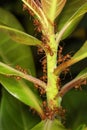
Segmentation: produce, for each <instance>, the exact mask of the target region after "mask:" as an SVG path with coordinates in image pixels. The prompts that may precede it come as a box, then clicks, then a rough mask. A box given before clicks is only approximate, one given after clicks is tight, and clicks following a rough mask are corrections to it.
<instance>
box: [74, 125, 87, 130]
mask: <svg viewBox="0 0 87 130" xmlns="http://www.w3.org/2000/svg"><path fill="white" fill-rule="evenodd" d="M76 130H87V127H86V125H80V126H79V127H78V128H77V129H76Z"/></svg>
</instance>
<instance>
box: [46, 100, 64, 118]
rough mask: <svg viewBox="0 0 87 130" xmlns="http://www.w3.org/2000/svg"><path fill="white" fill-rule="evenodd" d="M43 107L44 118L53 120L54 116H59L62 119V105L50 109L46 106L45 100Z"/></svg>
mask: <svg viewBox="0 0 87 130" xmlns="http://www.w3.org/2000/svg"><path fill="white" fill-rule="evenodd" d="M43 108H44V113H45V118H47V119H50V120H53V119H54V118H55V117H57V115H58V116H60V117H61V118H62V119H64V118H65V109H63V108H62V107H59V108H58V107H54V108H53V109H50V108H49V107H48V106H47V102H46V101H43Z"/></svg>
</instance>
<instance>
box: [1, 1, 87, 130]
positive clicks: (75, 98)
mask: <svg viewBox="0 0 87 130" xmlns="http://www.w3.org/2000/svg"><path fill="white" fill-rule="evenodd" d="M0 7H2V8H4V9H6V10H9V11H11V13H12V14H14V15H15V16H16V18H17V19H18V20H19V21H20V23H21V25H22V26H23V27H24V29H25V31H26V32H27V33H29V34H31V35H33V36H35V37H38V38H39V34H37V32H36V31H35V27H34V26H33V22H32V17H31V16H30V15H29V14H28V13H27V11H23V9H22V2H21V0H13V1H12V0H0ZM2 15H3V14H2ZM67 15H68V14H67ZM3 17H4V16H3ZM86 39H87V14H86V15H85V16H84V18H83V19H82V21H81V22H80V23H79V25H78V27H77V28H76V29H75V31H74V32H73V33H72V34H71V35H70V36H69V37H68V38H67V39H65V40H63V41H61V43H60V45H61V46H63V54H64V55H65V54H67V53H68V54H71V55H73V54H74V53H75V52H76V51H77V50H79V48H80V47H81V46H82V45H83V43H84V41H85V40H86ZM32 51H33V55H34V60H35V65H36V72H37V75H38V76H39V75H41V69H40V68H41V64H40V59H41V56H38V55H37V54H36V51H37V49H36V48H32ZM85 67H87V59H84V60H82V61H80V62H79V63H76V64H75V65H73V66H71V67H70V71H69V73H68V74H66V75H61V80H62V83H63V84H64V83H66V82H68V81H70V80H71V79H73V78H74V77H75V76H76V75H77V74H78V73H79V72H80V71H81V70H82V69H84V68H85ZM62 106H63V108H65V109H66V115H65V121H64V122H65V125H66V126H67V127H68V128H70V127H72V128H73V130H75V128H76V127H78V126H79V125H80V124H87V85H85V86H82V87H81V88H80V89H79V90H78V89H72V90H70V91H69V92H68V93H67V94H66V95H65V96H64V97H63V101H62Z"/></svg>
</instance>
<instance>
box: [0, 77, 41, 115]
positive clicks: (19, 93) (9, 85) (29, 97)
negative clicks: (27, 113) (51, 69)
mask: <svg viewBox="0 0 87 130" xmlns="http://www.w3.org/2000/svg"><path fill="white" fill-rule="evenodd" d="M0 83H1V84H2V85H3V86H4V88H5V89H6V90H7V91H8V92H9V93H10V94H12V95H13V96H14V97H15V98H17V99H19V100H20V101H22V102H23V103H25V104H26V105H29V106H30V107H32V108H34V109H35V110H37V111H38V113H39V114H41V115H42V114H43V111H42V108H41V101H40V99H39V98H38V97H37V95H36V94H35V93H34V92H33V91H31V89H29V86H28V85H27V84H26V83H25V82H24V81H22V80H20V81H18V80H15V79H14V78H7V77H5V76H3V75H0Z"/></svg>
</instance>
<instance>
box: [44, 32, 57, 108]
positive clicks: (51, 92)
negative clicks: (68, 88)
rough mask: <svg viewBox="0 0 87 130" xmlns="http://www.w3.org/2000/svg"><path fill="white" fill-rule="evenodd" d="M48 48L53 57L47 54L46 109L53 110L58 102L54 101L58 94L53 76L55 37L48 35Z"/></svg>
mask: <svg viewBox="0 0 87 130" xmlns="http://www.w3.org/2000/svg"><path fill="white" fill-rule="evenodd" d="M49 46H50V48H51V49H52V51H53V55H52V56H51V55H50V54H49V53H47V79H48V81H47V89H46V94H47V102H48V107H49V108H51V109H53V108H54V107H58V100H57V99H56V100H55V95H56V94H57V93H58V87H57V78H58V76H56V75H55V74H54V69H55V68H56V67H57V47H58V45H57V43H56V41H55V35H54V34H53V35H50V43H49Z"/></svg>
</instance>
